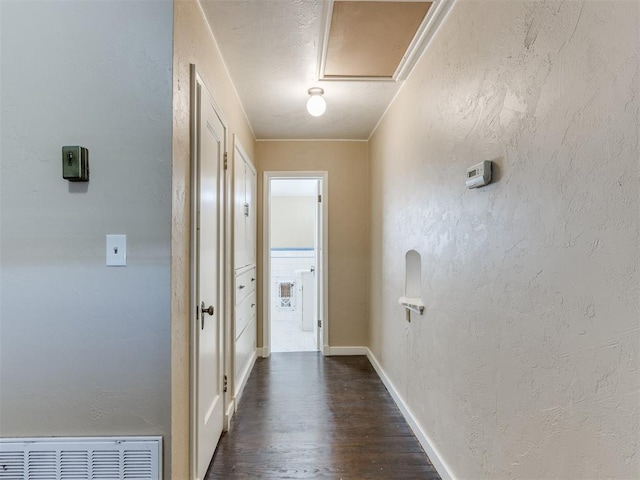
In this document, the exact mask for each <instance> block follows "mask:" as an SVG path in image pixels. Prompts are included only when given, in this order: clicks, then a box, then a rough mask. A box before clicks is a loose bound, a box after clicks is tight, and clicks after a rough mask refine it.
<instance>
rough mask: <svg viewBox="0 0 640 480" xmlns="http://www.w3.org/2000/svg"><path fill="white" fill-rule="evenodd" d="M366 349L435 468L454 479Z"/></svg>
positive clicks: (447, 477) (447, 478) (375, 359)
mask: <svg viewBox="0 0 640 480" xmlns="http://www.w3.org/2000/svg"><path fill="white" fill-rule="evenodd" d="M365 350H366V352H367V353H366V355H367V358H368V359H369V361H370V362H371V365H373V368H374V369H375V371H376V372H377V373H378V376H379V377H380V380H382V383H384V385H385V387H387V390H388V391H389V393H390V394H391V397H392V398H393V400H394V401H395V402H396V405H398V408H399V409H400V412H402V415H403V416H404V418H405V420H406V421H407V423H408V424H409V427H411V430H413V433H414V435H415V436H416V438H417V439H418V441H419V442H420V445H422V448H423V449H424V451H425V452H426V453H427V455H428V456H429V459H430V460H431V463H433V466H434V467H435V469H436V470H437V471H438V473H439V474H440V476H441V477H442V479H443V480H454V479H455V477H454V476H453V474H452V473H451V470H450V469H449V467H448V466H447V464H446V463H445V462H444V460H442V457H441V456H440V454H439V453H438V450H437V449H436V448H435V446H434V445H433V442H432V441H431V439H430V438H429V436H428V435H427V434H426V433H425V431H424V430H423V429H422V428H421V427H420V425H419V424H418V422H417V420H416V418H415V417H414V416H413V413H412V412H411V410H410V409H409V407H408V406H407V404H406V403H405V402H404V400H403V399H402V397H401V396H400V394H399V393H398V391H397V390H396V387H395V386H394V385H393V383H392V382H391V380H389V377H387V374H386V373H385V371H384V370H383V369H382V366H381V365H380V363H378V359H377V358H376V357H375V355H374V354H373V352H371V350H369V349H368V348H365Z"/></svg>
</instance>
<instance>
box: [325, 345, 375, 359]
mask: <svg viewBox="0 0 640 480" xmlns="http://www.w3.org/2000/svg"><path fill="white" fill-rule="evenodd" d="M368 351H369V349H368V348H367V347H330V346H328V345H325V347H324V352H323V353H324V354H325V355H327V356H330V357H331V356H339V355H367V352H368Z"/></svg>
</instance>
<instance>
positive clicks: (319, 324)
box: [318, 320, 322, 328]
mask: <svg viewBox="0 0 640 480" xmlns="http://www.w3.org/2000/svg"><path fill="white" fill-rule="evenodd" d="M318 328H322V320H318Z"/></svg>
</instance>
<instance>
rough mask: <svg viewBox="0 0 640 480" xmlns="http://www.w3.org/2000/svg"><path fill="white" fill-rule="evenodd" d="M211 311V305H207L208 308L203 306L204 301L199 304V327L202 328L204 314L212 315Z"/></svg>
mask: <svg viewBox="0 0 640 480" xmlns="http://www.w3.org/2000/svg"><path fill="white" fill-rule="evenodd" d="M213 312H214V309H213V305H209V308H205V307H204V302H202V303H201V304H200V320H201V323H202V326H201V327H200V328H201V329H203V330H204V314H205V313H208V314H209V315H211V316H213Z"/></svg>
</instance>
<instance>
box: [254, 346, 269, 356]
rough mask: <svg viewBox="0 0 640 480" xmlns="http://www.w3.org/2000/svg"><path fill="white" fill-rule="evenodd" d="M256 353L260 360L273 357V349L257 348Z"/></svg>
mask: <svg viewBox="0 0 640 480" xmlns="http://www.w3.org/2000/svg"><path fill="white" fill-rule="evenodd" d="M256 353H257V355H258V357H260V358H269V355H271V347H262V348H256Z"/></svg>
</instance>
